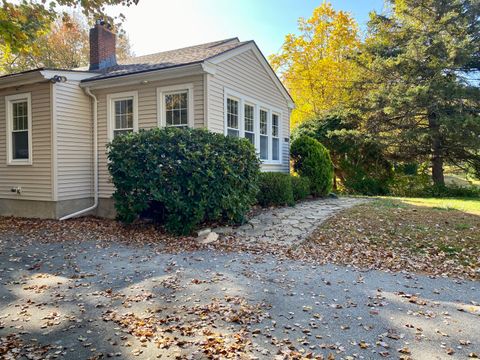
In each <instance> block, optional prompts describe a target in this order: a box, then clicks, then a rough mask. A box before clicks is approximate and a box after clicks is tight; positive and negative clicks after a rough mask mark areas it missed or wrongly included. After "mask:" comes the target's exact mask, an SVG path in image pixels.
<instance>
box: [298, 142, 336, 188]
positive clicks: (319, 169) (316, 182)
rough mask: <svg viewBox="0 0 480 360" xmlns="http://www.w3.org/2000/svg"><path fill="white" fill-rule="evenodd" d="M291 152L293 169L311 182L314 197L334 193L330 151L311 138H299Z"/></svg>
mask: <svg viewBox="0 0 480 360" xmlns="http://www.w3.org/2000/svg"><path fill="white" fill-rule="evenodd" d="M290 152H291V155H292V160H293V169H294V170H295V172H297V173H298V174H299V175H300V176H301V177H307V178H308V179H309V180H310V191H311V194H312V195H314V196H325V195H328V193H330V192H331V191H332V186H333V164H332V160H331V159H330V154H329V152H328V150H327V149H326V148H325V147H324V146H323V145H322V144H320V143H319V142H318V141H317V140H315V139H313V138H311V137H309V136H305V135H303V136H299V137H298V138H296V139H295V140H294V141H293V142H292V146H291V148H290Z"/></svg>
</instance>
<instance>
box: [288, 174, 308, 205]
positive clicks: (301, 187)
mask: <svg viewBox="0 0 480 360" xmlns="http://www.w3.org/2000/svg"><path fill="white" fill-rule="evenodd" d="M291 181H292V191H293V200H295V201H299V200H303V199H305V198H306V197H307V196H308V195H310V180H309V179H308V178H306V177H300V176H292V177H291Z"/></svg>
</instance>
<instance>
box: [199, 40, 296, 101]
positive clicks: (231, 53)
mask: <svg viewBox="0 0 480 360" xmlns="http://www.w3.org/2000/svg"><path fill="white" fill-rule="evenodd" d="M249 50H251V51H252V52H253V54H254V55H255V57H256V58H257V60H258V61H259V62H260V64H261V65H262V66H263V68H264V69H265V71H266V72H267V74H268V75H269V76H270V78H271V79H272V81H273V83H274V84H275V85H276V86H277V88H278V90H279V91H280V93H281V94H282V95H283V97H284V98H285V100H286V102H287V106H288V108H289V109H293V108H295V103H294V102H293V101H292V98H291V97H290V95H289V94H288V92H287V90H286V89H285V87H284V86H283V84H282V82H281V81H280V79H279V78H278V76H277V74H276V73H275V71H273V69H272V67H271V66H270V64H269V63H268V61H267V60H266V58H265V56H264V55H263V54H262V52H261V51H260V49H259V48H258V46H257V44H255V42H253V41H252V42H248V43H246V44H244V45H241V46H239V47H237V48H234V49H232V50H230V51H226V52H224V53H222V54H220V55H217V56H214V57H212V58H211V59H209V60H208V62H209V63H212V64H215V65H217V64H219V63H221V62H223V61H226V60H228V59H231V58H233V57H235V56H238V55H240V54H243V53H244V52H247V51H249Z"/></svg>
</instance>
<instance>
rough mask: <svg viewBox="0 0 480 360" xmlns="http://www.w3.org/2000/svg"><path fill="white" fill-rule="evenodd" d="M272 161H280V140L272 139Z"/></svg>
mask: <svg viewBox="0 0 480 360" xmlns="http://www.w3.org/2000/svg"><path fill="white" fill-rule="evenodd" d="M272 160H280V139H279V138H273V139H272Z"/></svg>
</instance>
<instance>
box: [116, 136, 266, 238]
mask: <svg viewBox="0 0 480 360" xmlns="http://www.w3.org/2000/svg"><path fill="white" fill-rule="evenodd" d="M108 150H109V154H108V158H109V164H108V169H109V171H110V174H111V176H112V181H113V184H114V185H115V188H116V190H115V193H114V195H113V197H114V200H115V207H116V210H117V214H118V218H119V220H121V221H123V222H126V223H131V222H133V221H134V220H135V219H137V218H138V217H139V216H140V215H141V214H144V213H145V212H148V213H150V214H153V215H154V216H155V220H157V221H159V222H161V223H163V224H164V225H165V228H166V229H167V230H168V231H171V232H174V233H178V234H187V233H190V232H191V231H192V230H193V229H194V228H195V227H196V226H197V225H198V224H200V223H202V222H205V221H226V222H241V221H242V220H243V218H244V215H245V214H246V212H247V211H248V210H249V208H250V206H251V205H253V204H254V203H255V196H256V194H257V191H258V176H259V169H260V163H259V160H258V158H257V156H256V154H255V149H254V147H253V146H252V145H251V144H250V143H249V142H248V141H247V140H245V139H237V138H233V137H225V136H224V135H222V134H214V133H210V132H208V131H206V130H194V129H176V128H167V129H152V130H147V131H140V132H139V133H134V134H128V135H124V136H118V137H116V138H115V139H114V140H113V141H112V142H111V143H110V144H109V145H108Z"/></svg>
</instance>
